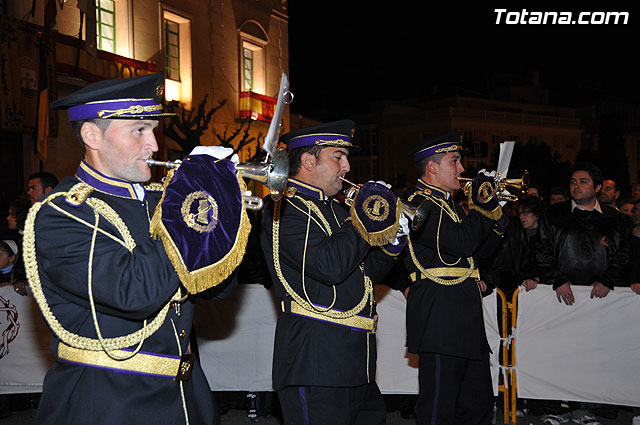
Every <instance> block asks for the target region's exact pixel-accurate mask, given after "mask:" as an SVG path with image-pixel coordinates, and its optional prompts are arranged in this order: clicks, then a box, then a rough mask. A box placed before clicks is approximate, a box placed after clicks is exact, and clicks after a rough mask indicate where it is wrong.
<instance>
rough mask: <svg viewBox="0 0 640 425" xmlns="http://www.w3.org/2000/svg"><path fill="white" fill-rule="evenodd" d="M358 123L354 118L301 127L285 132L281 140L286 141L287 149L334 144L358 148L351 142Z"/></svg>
mask: <svg viewBox="0 0 640 425" xmlns="http://www.w3.org/2000/svg"><path fill="white" fill-rule="evenodd" d="M355 126H356V123H355V122H353V121H352V120H340V121H333V122H329V123H325V124H318V125H314V126H311V127H306V128H301V129H298V130H294V131H290V132H289V133H286V134H283V135H282V137H281V138H280V141H281V142H283V143H286V145H287V150H289V151H291V150H292V149H296V148H301V147H304V146H333V147H347V148H351V149H352V148H357V146H354V145H353V143H351V139H352V138H353V131H354V129H355Z"/></svg>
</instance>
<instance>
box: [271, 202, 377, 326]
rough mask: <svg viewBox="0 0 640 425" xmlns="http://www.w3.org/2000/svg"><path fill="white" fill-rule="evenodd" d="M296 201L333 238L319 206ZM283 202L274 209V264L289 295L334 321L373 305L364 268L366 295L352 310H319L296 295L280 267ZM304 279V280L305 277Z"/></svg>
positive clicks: (371, 287) (371, 288) (310, 309)
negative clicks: (304, 207) (369, 304)
mask: <svg viewBox="0 0 640 425" xmlns="http://www.w3.org/2000/svg"><path fill="white" fill-rule="evenodd" d="M295 199H298V200H299V201H301V202H302V203H303V204H304V205H305V206H307V208H309V213H305V212H304V211H302V210H301V209H300V208H298V207H297V206H296V205H294V204H293V202H291V205H294V207H296V208H298V209H299V210H301V211H302V212H303V213H304V214H308V216H309V218H311V211H313V212H314V213H315V214H316V215H317V216H318V217H319V218H320V220H321V221H322V224H323V226H324V230H325V233H327V234H328V235H329V236H331V227H330V226H329V222H328V221H327V219H326V218H325V217H324V215H323V214H322V211H320V209H319V208H318V206H317V205H316V204H314V203H313V202H311V201H307V200H305V199H302V198H300V197H299V196H297V195H296V196H295ZM282 201H283V199H280V200H279V201H277V202H276V203H275V204H274V208H273V264H274V268H275V270H276V274H277V276H278V279H279V280H280V282H281V283H282V286H283V287H284V289H285V290H286V291H287V293H288V294H289V295H291V298H293V300H294V301H296V302H297V303H298V304H299V305H300V306H301V307H302V308H304V309H305V310H307V311H311V312H314V313H317V314H320V315H322V316H325V317H330V318H333V319H346V318H347V317H352V316H355V315H356V314H358V313H360V312H361V311H362V310H364V308H365V306H366V305H367V301H369V302H370V303H373V284H372V283H371V279H369V276H367V275H366V274H364V269H363V268H362V266H360V268H361V270H362V271H363V276H364V294H363V296H362V299H361V300H360V302H359V303H358V304H357V305H356V306H355V307H353V308H352V309H350V310H347V311H335V310H324V309H319V308H318V307H317V306H315V305H313V304H312V303H311V302H309V301H308V300H306V299H304V298H302V297H301V296H300V295H299V294H298V293H296V292H295V291H294V290H293V288H292V287H291V285H289V282H287V280H286V279H285V277H284V274H283V273H282V269H281V267H280V208H281V206H282ZM314 220H315V219H314ZM308 232H309V228H308V227H307V236H308ZM305 251H306V249H305ZM303 279H304V275H303ZM333 290H334V297H335V286H334V287H333ZM305 292H306V290H305ZM334 302H335V298H334Z"/></svg>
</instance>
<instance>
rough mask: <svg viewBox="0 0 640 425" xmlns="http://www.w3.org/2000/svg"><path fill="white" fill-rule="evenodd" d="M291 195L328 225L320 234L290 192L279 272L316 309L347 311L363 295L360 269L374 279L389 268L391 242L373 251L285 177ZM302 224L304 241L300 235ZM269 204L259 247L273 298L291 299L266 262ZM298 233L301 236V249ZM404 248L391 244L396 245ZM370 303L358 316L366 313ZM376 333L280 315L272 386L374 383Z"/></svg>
mask: <svg viewBox="0 0 640 425" xmlns="http://www.w3.org/2000/svg"><path fill="white" fill-rule="evenodd" d="M289 187H294V188H296V189H297V192H296V195H297V196H299V197H300V198H302V199H304V200H307V201H310V202H312V203H313V204H314V205H316V206H317V207H318V208H319V210H320V212H321V214H322V215H323V216H324V218H325V219H326V220H327V221H328V223H329V225H330V228H331V230H332V235H331V236H329V235H328V234H327V233H325V231H324V227H323V226H322V222H321V219H320V217H318V215H317V214H316V213H314V212H311V215H310V216H309V213H308V212H309V209H308V207H307V206H305V205H304V203H303V202H302V201H301V200H300V199H297V198H295V197H291V196H287V197H285V198H283V200H282V203H281V212H280V231H279V250H278V253H277V255H279V258H280V265H281V268H282V272H283V275H284V277H285V278H286V280H287V281H288V283H289V284H290V285H291V287H292V289H294V290H295V292H296V293H297V294H299V295H301V296H302V297H303V298H305V295H304V291H303V287H302V279H303V273H302V268H303V267H304V281H305V287H306V291H307V294H308V296H309V300H310V301H311V302H312V303H313V304H316V305H319V306H330V305H331V304H332V302H333V300H334V290H335V294H336V295H335V303H334V304H333V308H334V309H337V310H342V311H346V310H350V309H352V308H353V307H354V306H356V305H357V304H358V303H359V301H360V300H361V299H362V297H363V294H364V283H363V281H364V275H363V272H362V270H361V269H360V267H359V266H360V264H362V263H364V272H365V273H366V274H367V275H368V276H369V277H370V278H371V279H372V281H373V282H374V283H375V282H376V281H378V280H379V279H381V278H382V277H384V275H385V273H386V272H388V271H389V269H390V268H391V267H392V266H393V263H394V261H395V258H396V254H397V252H396V251H394V250H393V249H394V248H395V247H387V250H383V249H381V248H377V249H373V248H371V246H370V245H369V244H367V243H366V242H365V241H364V239H362V237H361V236H360V234H359V233H358V231H357V230H356V229H355V228H354V227H353V226H352V225H351V224H350V223H349V222H348V221H347V222H345V220H347V219H348V218H349V213H348V211H347V210H346V209H345V208H343V207H342V205H341V204H339V203H338V202H337V201H335V200H330V199H327V198H326V197H325V195H324V193H323V191H322V190H321V189H319V188H317V187H314V186H311V185H309V184H306V183H303V182H300V181H297V180H295V179H289ZM307 229H308V238H307V237H306V235H307ZM272 235H273V205H271V206H270V207H269V208H266V209H265V214H264V216H263V220H262V232H261V244H262V249H263V252H264V255H265V259H266V261H267V264H268V266H269V270H270V272H271V277H272V280H273V282H274V287H275V290H276V295H277V297H278V298H280V299H282V300H284V303H285V305H287V304H288V303H289V302H290V301H291V297H290V296H288V295H287V293H286V290H285V289H284V287H283V284H282V282H281V281H280V279H279V278H278V276H277V274H276V271H275V268H274V261H273V245H272ZM305 238H306V239H307V243H306V250H305ZM402 247H403V245H399V246H398V248H396V250H397V251H399V250H401V249H402ZM373 313H374V312H372V311H371V309H370V306H369V303H367V305H366V307H365V309H364V310H363V311H362V313H361V314H363V315H371V314H373ZM375 368H376V341H375V335H374V334H372V333H370V332H367V331H363V330H355V329H352V328H350V327H347V326H343V325H340V324H334V323H328V322H325V321H321V320H315V319H311V318H308V317H301V316H297V315H293V314H290V313H288V312H286V313H283V314H281V315H280V317H279V318H278V323H277V327H276V337H275V347H274V353H273V387H274V388H275V389H276V390H280V389H282V388H284V387H286V386H329V387H354V386H358V385H364V384H367V383H369V382H374V381H375V372H376V369H375Z"/></svg>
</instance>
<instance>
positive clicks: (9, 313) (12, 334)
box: [0, 297, 20, 359]
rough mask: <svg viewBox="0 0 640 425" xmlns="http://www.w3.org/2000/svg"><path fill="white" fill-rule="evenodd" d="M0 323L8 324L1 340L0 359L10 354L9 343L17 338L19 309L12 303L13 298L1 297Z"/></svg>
mask: <svg viewBox="0 0 640 425" xmlns="http://www.w3.org/2000/svg"><path fill="white" fill-rule="evenodd" d="M0 313H2V314H1V315H0V323H4V324H6V326H5V329H4V330H3V331H2V339H1V340H0V359H1V358H3V357H4V356H6V355H7V354H9V343H10V342H12V341H13V340H14V339H16V336H18V330H19V329H20V323H18V309H17V308H16V306H15V305H13V304H11V300H8V299H6V298H4V297H0Z"/></svg>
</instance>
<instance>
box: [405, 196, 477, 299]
mask: <svg viewBox="0 0 640 425" xmlns="http://www.w3.org/2000/svg"><path fill="white" fill-rule="evenodd" d="M427 199H429V200H431V201H432V202H433V203H434V204H436V205H438V206H439V207H440V219H439V220H438V233H437V236H436V249H437V251H438V257H439V258H440V261H442V263H443V264H445V265H447V266H454V265H456V264H458V262H459V261H460V260H461V259H462V257H460V258H458V260H457V261H456V262H455V263H452V264H449V263H447V262H445V261H444V259H443V258H442V255H441V254H440V225H441V224H442V213H443V212H446V213H447V215H448V216H449V217H451V219H452V220H453V221H454V222H456V223H461V222H462V220H460V217H458V214H456V212H455V211H454V210H453V209H451V207H450V206H449V205H448V204H447V203H446V202H445V201H444V200H441V199H440V198H435V197H432V196H427ZM407 241H408V242H409V254H410V255H411V260H412V261H413V264H414V265H415V266H416V268H417V269H418V270H419V271H420V273H422V275H423V276H426V277H427V278H428V279H429V280H432V281H434V282H436V283H438V284H440V285H445V286H453V285H458V284H460V283H462V282H464V281H465V280H467V279H468V278H469V276H471V274H472V273H473V270H474V269H475V263H474V262H473V257H467V261H468V262H469V270H467V271H466V272H465V273H464V274H463V275H462V276H460V277H458V278H455V279H443V278H441V277H439V276H435V275H434V274H433V273H430V272H429V270H428V269H426V268H424V266H423V265H422V264H420V261H418V258H417V257H416V254H415V252H414V250H413V243H412V242H411V236H410V235H407ZM418 277H419V276H418Z"/></svg>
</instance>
